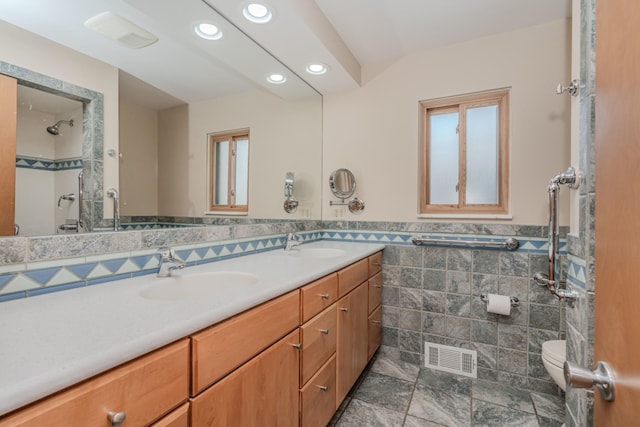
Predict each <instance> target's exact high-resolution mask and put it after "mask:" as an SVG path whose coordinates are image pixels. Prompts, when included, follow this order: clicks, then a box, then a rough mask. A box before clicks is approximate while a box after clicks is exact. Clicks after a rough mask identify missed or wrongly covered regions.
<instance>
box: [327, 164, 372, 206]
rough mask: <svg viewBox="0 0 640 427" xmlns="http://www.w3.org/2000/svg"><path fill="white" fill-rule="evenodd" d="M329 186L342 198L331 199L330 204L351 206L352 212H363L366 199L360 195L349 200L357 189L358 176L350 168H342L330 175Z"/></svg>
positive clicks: (334, 193) (335, 194)
mask: <svg viewBox="0 0 640 427" xmlns="http://www.w3.org/2000/svg"><path fill="white" fill-rule="evenodd" d="M329 188H330V189H331V192H332V193H333V195H334V196H336V197H337V198H338V199H340V201H339V202H337V201H335V200H331V201H330V202H329V206H344V205H346V206H347V207H348V208H349V212H351V213H352V214H356V215H358V214H361V213H362V211H363V210H364V206H365V205H364V201H363V200H362V199H360V198H358V197H353V198H352V199H351V200H349V201H348V202H345V200H347V199H348V198H350V197H351V196H353V194H354V193H355V191H356V177H355V176H354V175H353V172H351V171H350V170H349V169H345V168H340V169H336V170H335V171H333V173H332V174H331V176H330V177H329Z"/></svg>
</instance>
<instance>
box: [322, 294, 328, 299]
mask: <svg viewBox="0 0 640 427" xmlns="http://www.w3.org/2000/svg"><path fill="white" fill-rule="evenodd" d="M320 298H322V299H329V298H330V295H329V294H320Z"/></svg>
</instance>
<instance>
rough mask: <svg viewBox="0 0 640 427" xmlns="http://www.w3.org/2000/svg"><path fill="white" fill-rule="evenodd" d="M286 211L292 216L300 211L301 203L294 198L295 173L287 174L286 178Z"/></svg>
mask: <svg viewBox="0 0 640 427" xmlns="http://www.w3.org/2000/svg"><path fill="white" fill-rule="evenodd" d="M284 197H286V200H285V201H284V211H285V212H286V213H288V214H292V213H294V212H295V211H297V210H298V204H299V202H298V201H297V200H296V199H294V198H293V172H287V174H286V175H285V177H284Z"/></svg>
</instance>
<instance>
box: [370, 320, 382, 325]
mask: <svg viewBox="0 0 640 427" xmlns="http://www.w3.org/2000/svg"><path fill="white" fill-rule="evenodd" d="M371 323H375V324H376V325H382V322H381V321H379V320H372V321H371Z"/></svg>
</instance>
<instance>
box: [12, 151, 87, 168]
mask: <svg viewBox="0 0 640 427" xmlns="http://www.w3.org/2000/svg"><path fill="white" fill-rule="evenodd" d="M16 167H17V168H24V169H35V170H45V171H52V172H55V171H61V170H69V169H82V158H81V157H77V158H69V159H55V160H50V159H43V158H38V157H29V156H20V155H17V156H16Z"/></svg>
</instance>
